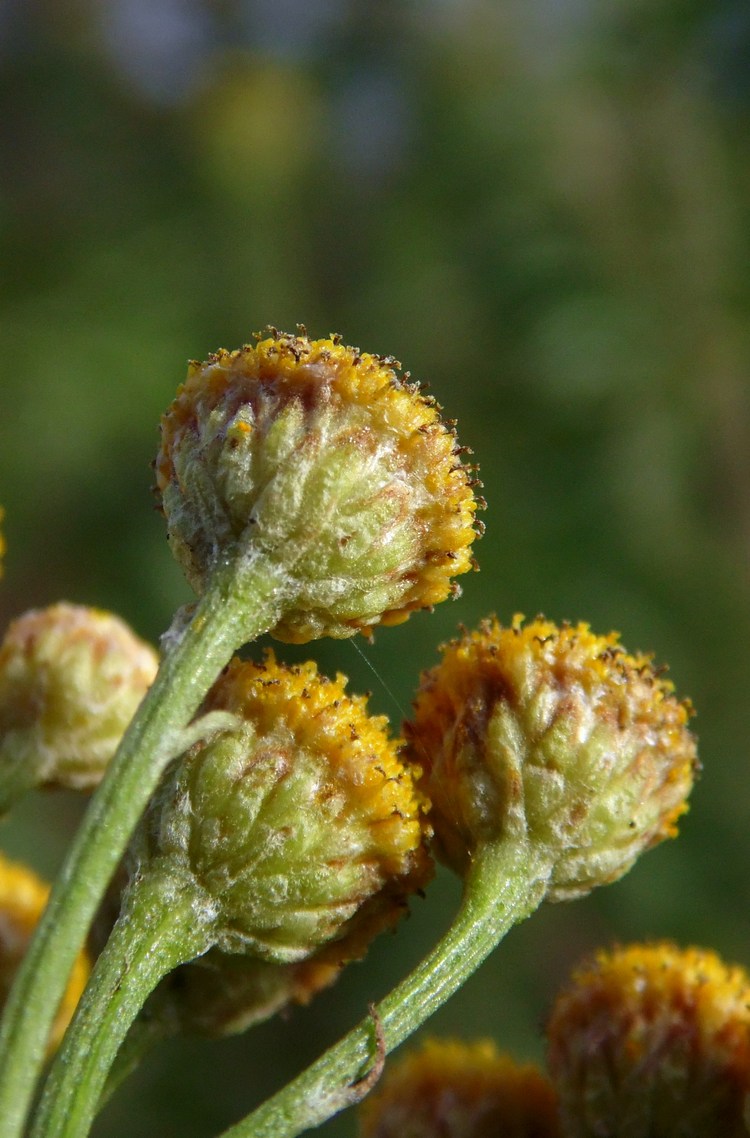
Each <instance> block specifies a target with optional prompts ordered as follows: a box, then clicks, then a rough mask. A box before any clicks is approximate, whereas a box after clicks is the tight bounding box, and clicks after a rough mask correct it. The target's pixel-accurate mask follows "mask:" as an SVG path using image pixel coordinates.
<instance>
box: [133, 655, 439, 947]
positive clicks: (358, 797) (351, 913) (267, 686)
mask: <svg viewBox="0 0 750 1138" xmlns="http://www.w3.org/2000/svg"><path fill="white" fill-rule="evenodd" d="M344 684H345V679H344V677H343V676H338V677H337V678H336V679H335V680H329V679H327V678H326V677H325V676H322V675H320V674H319V673H318V671H317V669H316V667H315V665H314V664H312V663H309V664H303V665H301V666H297V667H289V668H287V667H284V666H283V665H281V664H277V662H276V660H275V659H274V657H273V655H272V654H271V653H269V654H268V655H267V656H266V659H265V662H264V663H250V662H241V661H238V660H235V661H233V662H232V663H231V664H229V665H228V667H227V668H226V669H225V671H224V672H223V674H222V676H221V677H220V678H219V680H218V681H217V683H216V684H215V686H214V687H213V689H212V690H211V692H210V693H209V696H208V698H207V700H206V702H205V704H204V710H206V711H227V712H231V713H232V714H233V715H234V716H236V726H234V727H231V728H227V729H225V730H222V731H219V732H217V734H216V735H214V736H213V738H212V739H211V740H210V741H209V742H207V743H203V744H198V745H196V746H195V747H193V748H192V750H191V751H189V752H188V753H187V755H185V756H183V758H182V759H181V760H180V761H179V762H178V763H177V764H175V766H174V767H173V769H172V770H171V772H170V773H169V774H168V776H167V778H166V779H165V781H164V783H163V784H162V787H161V789H160V791H159V793H158V795H157V797H156V800H155V802H154V803H152V806H151V808H150V811H149V814H148V816H147V820H146V826H145V830H144V842H145V846H144V849H145V856H146V857H159V858H160V859H163V858H168V859H172V862H171V864H172V865H173V866H174V868H175V873H178V874H180V875H181V876H182V877H185V876H186V875H190V876H191V878H192V879H194V882H195V888H196V889H197V890H198V892H201V893H202V894H204V895H206V896H207V898H208V899H210V904H211V905H214V906H217V916H216V918H215V929H216V935H215V943H216V945H217V947H218V948H220V949H221V950H222V951H224V952H229V953H232V952H250V953H251V954H253V955H257V956H260V957H262V958H264V959H267V960H272V961H274V962H276V963H282V964H284V963H295V962H298V961H300V960H303V959H304V958H306V957H308V956H310V955H311V954H312V953H313V952H314V951H315V950H316V949H318V948H319V947H320V946H322V945H323V944H325V943H326V942H328V941H331V940H333V939H336V940H337V941H338V942H340V943H339V948H338V952H339V953H340V954H341V961H342V962H343V961H344V960H346V959H352V958H353V957H356V956H358V955H361V954H362V952H363V951H364V946H363V944H362V939H363V937H366V938H371V936H372V935H374V932H375V931H377V929H379V928H382V927H383V926H384V925H387V924H391V923H393V922H394V921H395V920H396V919H397V918H398V916H399V915H400V913H401V912H402V911H403V909H404V902H405V898H406V896H407V895H408V894H409V893H411V892H413V891H414V890H415V889H418V888H420V887H421V886H422V885H423V884H424V883H425V881H426V880H427V879H428V877H429V875H430V862H429V858H428V856H427V854H426V852H425V849H424V839H425V832H426V824H425V821H424V811H423V803H422V800H421V797H420V795H419V794H418V793H417V791H416V790H415V787H414V784H413V778H412V775H411V773H410V772H409V770H408V769H407V768H406V767H405V766H404V764H403V763H402V762H401V760H400V757H399V754H398V745H397V743H396V742H395V741H393V740H391V739H390V738H389V737H388V734H387V731H386V724H387V720H386V719H385V717H383V716H368V715H367V712H366V710H365V703H366V701H365V700H364V699H363V698H362V697H360V696H351V697H350V696H347V694H346V692H345V688H344ZM333 951H336V950H333Z"/></svg>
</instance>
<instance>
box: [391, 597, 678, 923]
mask: <svg viewBox="0 0 750 1138" xmlns="http://www.w3.org/2000/svg"><path fill="white" fill-rule="evenodd" d="M414 706H415V710H414V716H413V719H412V721H411V723H408V724H406V725H405V731H406V735H407V739H408V740H409V749H410V753H411V755H412V756H413V758H414V759H415V760H416V761H418V762H420V763H421V764H422V766H423V767H424V775H423V779H422V784H421V785H422V787H423V790H424V792H425V795H426V796H427V797H428V798H429V799H430V800H431V802H432V813H431V821H432V823H433V825H434V827H435V833H436V837H437V840H438V848H439V852H440V853H441V855H442V856H443V857H444V859H445V860H446V861H447V863H448V864H449V865H451V866H452V867H453V868H455V869H456V870H457V871H458V872H460V873H463V872H464V871H465V869H466V866H467V864H468V860H469V858H470V856H471V853H472V851H473V850H474V848H475V847H476V846H477V844H479V843H481V842H487V841H494V840H497V839H502V838H503V837H505V836H512V835H517V836H518V838H519V840H525V839H526V838H528V839H529V840H530V841H531V842H532V843H534V845H535V848H536V849H537V850H538V851H541V853H542V854H544V855H545V856H547V857H548V859H549V863H550V864H551V865H552V867H553V868H552V875H551V879H550V881H551V886H550V890H549V892H548V894H547V896H548V898H550V899H552V900H561V899H567V898H570V897H575V896H577V895H580V894H582V893H586V892H588V890H589V889H591V888H592V887H593V886H594V885H598V884H604V883H606V882H608V881H613V880H615V879H616V878H618V877H619V876H621V875H622V874H623V873H624V872H625V871H626V870H627V869H629V868H630V866H631V865H632V863H633V861H634V860H635V858H636V857H637V856H638V855H639V854H640V853H641V852H642V851H643V850H645V849H648V848H649V847H650V846H652V845H654V844H656V843H657V842H659V841H661V840H662V839H663V838H665V837H670V836H672V835H674V833H675V832H676V829H675V823H676V820H677V818H678V817H679V816H680V814H682V813H683V811H684V810H685V809H686V806H685V799H686V796H687V794H688V793H689V791H690V788H691V786H692V782H693V774H694V770H695V767H696V746H695V740H694V739H693V737H692V735H691V734H690V732H689V731H688V728H687V722H688V719H689V716H690V714H691V709H690V706H689V704H687V703H684V702H680V701H679V700H677V699H676V698H675V696H674V694H673V689H672V685H671V684H670V683H669V682H668V681H667V680H665V679H663V678H662V677H661V676H660V675H659V673H658V672H657V671H655V670H654V668H653V667H652V665H651V661H650V659H649V657H646V656H635V657H634V656H629V655H628V654H627V653H626V652H625V651H624V649H623V648H621V647H620V645H619V644H618V642H617V636H616V634H614V633H612V634H610V635H609V636H596V635H594V633H592V632H591V631H590V629H589V627H588V625H586V624H578V625H575V626H574V625H567V624H564V625H562V626H561V627H557V626H556V625H554V624H552V623H551V622H550V621H547V620H544V619H543V618H541V617H539V618H537V619H536V620H534V621H531V622H530V623H529V624H524V623H523V619H522V618H521V617H516V619H515V620H514V622H513V624H512V626H511V627H510V628H503V627H502V626H501V625H500V624H499V623H498V622H497V621H491V622H486V623H485V624H483V625H482V626H481V627H480V629H479V630H478V631H476V632H472V633H465V634H464V635H463V636H461V637H460V638H459V639H458V640H454V641H452V642H451V643H449V644H447V645H445V646H444V648H443V656H442V660H441V662H440V664H438V665H437V667H435V668H433V669H431V670H430V671H428V672H426V673H425V674H424V675H423V677H422V683H421V687H420V690H419V693H418V695H417V698H416V701H415V705H414Z"/></svg>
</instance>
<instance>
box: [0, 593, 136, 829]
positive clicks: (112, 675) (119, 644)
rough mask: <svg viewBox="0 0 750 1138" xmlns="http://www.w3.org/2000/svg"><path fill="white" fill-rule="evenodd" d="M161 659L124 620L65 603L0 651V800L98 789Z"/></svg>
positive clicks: (17, 628)
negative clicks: (36, 790) (27, 792)
mask: <svg viewBox="0 0 750 1138" xmlns="http://www.w3.org/2000/svg"><path fill="white" fill-rule="evenodd" d="M157 667H158V660H157V657H156V653H155V652H154V651H153V649H152V648H150V647H149V646H148V645H147V644H145V643H144V642H143V641H142V640H139V639H138V637H136V636H135V634H134V633H133V632H132V631H131V630H130V629H129V628H128V626H127V625H126V624H125V623H124V622H123V621H121V620H120V619H119V618H118V617H116V616H113V615H112V614H110V613H106V612H100V611H98V610H97V609H91V608H84V607H82V606H78V605H69V604H57V605H53V606H52V607H51V608H47V609H40V610H32V611H31V612H27V613H25V614H24V615H23V616H21V617H19V618H18V619H17V620H15V621H13V623H12V624H11V625H10V627H9V628H8V631H7V633H6V635H5V639H4V640H3V642H2V645H0V788H2V789H0V800H2V805H3V806H6V807H7V805H8V803H9V801H10V800H12V798H13V797H15V796H16V795H17V794H18V793H20V791H22V790H24V789H26V788H28V787H31V786H65V787H70V788H73V789H75V790H82V789H83V790H85V789H90V788H92V787H94V786H96V785H97V784H98V783H99V782H100V781H101V778H102V775H103V774H104V771H105V769H106V766H107V763H108V762H109V760H110V759H111V757H112V755H113V754H114V752H115V750H116V748H117V745H118V743H119V742H120V739H121V737H122V735H123V733H124V731H125V728H126V727H127V726H128V724H129V722H130V720H131V719H132V717H133V714H134V712H135V710H136V708H137V706H138V704H139V703H140V701H141V699H142V698H143V696H144V694H145V692H146V690H147V689H148V687H149V686H150V684H151V682H152V680H153V678H154V676H155V675H156V670H157Z"/></svg>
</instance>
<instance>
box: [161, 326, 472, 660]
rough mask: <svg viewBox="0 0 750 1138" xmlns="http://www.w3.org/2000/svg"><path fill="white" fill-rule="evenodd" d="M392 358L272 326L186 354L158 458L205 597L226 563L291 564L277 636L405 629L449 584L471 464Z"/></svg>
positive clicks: (467, 516) (467, 529)
mask: <svg viewBox="0 0 750 1138" xmlns="http://www.w3.org/2000/svg"><path fill="white" fill-rule="evenodd" d="M396 367H398V364H397V363H396V361H395V360H392V359H390V358H382V357H379V356H374V355H368V354H367V353H360V352H359V351H358V350H357V349H356V348H349V347H345V346H344V345H343V344H341V343H340V340H339V338H338V337H336V336H334V337H332V338H330V339H327V340H310V339H308V337H307V336H306V335H298V336H289V335H282V334H280V333H278V332H275V331H274V332H273V334H272V335H271V336H270V337H269V338H268V339H265V340H260V341H259V342H258V343H257V345H256V346H254V347H253V346H246V347H244V348H242V349H240V350H238V351H234V352H227V351H220V352H217V353H216V354H215V355H213V356H211V357H210V358H209V359H208V360H207V361H206V362H205V363H202V364H201V363H194V364H191V366H190V369H189V371H188V377H187V380H186V382H185V384H184V385H183V386H182V387H181V388H180V389H179V391H178V394H177V398H176V399H175V401H174V403H173V404H172V406H171V407H170V408H169V410H168V411H167V413H166V415H165V416H164V418H163V420H162V442H161V449H160V451H159V454H158V456H157V460H156V477H157V487H158V489H159V491H160V492H161V497H162V503H163V508H164V513H165V516H166V519H167V526H168V530H169V538H170V542H171V545H172V548H173V550H174V553H175V555H176V557H177V559H178V560H179V562H180V564H181V565H182V567H183V569H184V570H185V572H186V574H187V577H188V579H189V581H190V583H191V584H192V586H193V588H194V589H195V590H196V592H197V593H202V592H203V591H204V589H205V587H206V583H207V579H208V578H209V577H210V575H211V573H212V571H213V570H214V568H215V567H216V566H217V564H218V563H219V562H220V561H222V560H223V559H226V558H228V557H230V556H233V555H235V554H236V553H238V552H239V553H240V554H241V555H242V554H244V555H245V556H251V555H252V554H253V553H262V554H264V555H266V556H268V557H270V558H271V559H273V560H274V561H275V562H276V563H277V564H279V565H280V566H281V567H282V569H283V570H284V574H285V590H286V595H287V597H288V606H287V609H286V611H285V614H284V616H283V618H282V619H281V621H280V622H279V623H278V625H277V626H276V627H275V628H274V629H273V634H274V635H275V636H276V637H277V638H279V639H281V640H288V641H293V642H298V643H302V642H304V641H307V640H310V639H312V638H314V637H318V636H336V637H345V636H351V635H352V634H353V633H355V632H356V631H358V630H363V629H367V628H369V627H370V626H372V625H375V624H379V623H382V624H397V623H400V622H401V621H403V620H406V618H407V617H408V616H409V613H410V612H412V611H414V610H415V609H421V608H428V607H430V606H431V605H434V604H437V602H439V601H442V600H444V599H445V598H446V597H447V596H448V595H449V594H450V593H455V592H456V590H457V586H456V585H454V584H452V582H451V578H452V577H455V576H457V575H458V574H460V573H465V572H466V571H467V569H469V568H471V565H472V560H471V556H470V546H471V543H472V541H473V539H474V537H475V529H474V512H475V510H476V508H477V502H476V500H475V498H474V496H473V493H472V488H471V487H472V481H471V478H470V468H469V467H467V466H465V465H463V463H462V462H461V461H460V448H459V447H457V445H456V442H455V438H454V435H453V432H452V430H451V429H450V428H449V427H448V426H446V425H445V424H444V423H443V422H442V421H441V419H440V416H439V409H438V407H437V405H436V404H435V402H434V400H431V399H429V398H426V397H425V396H423V395H421V394H420V392H419V390H418V388H417V386H416V385H414V384H410V383H407V382H405V379H402V378H401V377H400V376H399V375H398V373H397V371H396V370H394V369H395V368H396Z"/></svg>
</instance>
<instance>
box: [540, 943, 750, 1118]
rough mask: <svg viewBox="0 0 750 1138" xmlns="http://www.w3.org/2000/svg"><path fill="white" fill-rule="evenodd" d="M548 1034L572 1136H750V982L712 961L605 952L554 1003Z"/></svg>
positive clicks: (704, 955)
mask: <svg viewBox="0 0 750 1138" xmlns="http://www.w3.org/2000/svg"><path fill="white" fill-rule="evenodd" d="M547 1031H548V1037H549V1065H550V1071H551V1073H552V1077H553V1080H554V1082H555V1084H556V1086H557V1089H558V1091H559V1094H560V1108H561V1115H562V1121H563V1133H564V1134H565V1135H569V1136H570V1138H673V1136H674V1138H677V1136H679V1138H741V1136H742V1138H744V1136H746V1135H747V1134H748V1132H750V1109H748V1106H749V1101H750V1100H749V1098H748V1092H749V1091H750V981H749V980H748V976H747V975H746V974H745V972H744V971H743V970H742V969H741V968H737V967H728V966H727V965H725V964H724V963H723V962H722V961H721V960H720V959H719V957H718V956H717V955H716V954H715V953H714V952H707V951H703V950H700V949H695V948H689V949H685V950H681V949H679V948H677V947H675V946H674V945H672V944H651V945H632V946H631V947H628V948H623V949H616V950H614V951H613V952H610V953H606V952H600V953H598V954H597V955H596V957H595V958H594V960H593V961H591V962H589V963H588V964H586V965H584V966H583V967H582V968H580V969H578V971H576V972H575V973H574V974H573V977H572V980H571V982H570V984H569V986H568V988H567V989H565V990H564V991H563V992H562V993H561V994H560V995H559V996H558V997H557V1000H556V1002H555V1006H554V1008H553V1011H552V1015H551V1017H550V1021H549V1024H548V1028H547Z"/></svg>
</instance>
